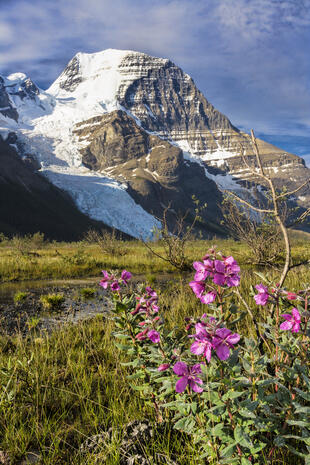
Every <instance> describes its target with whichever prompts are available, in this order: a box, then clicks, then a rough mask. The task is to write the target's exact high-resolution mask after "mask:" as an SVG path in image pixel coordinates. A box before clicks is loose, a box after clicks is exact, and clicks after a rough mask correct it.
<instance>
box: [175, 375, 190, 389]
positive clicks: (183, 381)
mask: <svg viewBox="0 0 310 465" xmlns="http://www.w3.org/2000/svg"><path fill="white" fill-rule="evenodd" d="M187 384H188V377H187V376H183V377H182V378H181V379H179V381H177V382H176V385H175V390H176V391H177V392H180V393H181V392H184V391H185V389H186V386H187Z"/></svg>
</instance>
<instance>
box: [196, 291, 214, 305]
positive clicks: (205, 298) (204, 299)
mask: <svg viewBox="0 0 310 465" xmlns="http://www.w3.org/2000/svg"><path fill="white" fill-rule="evenodd" d="M215 299H216V292H214V291H210V292H207V293H206V294H204V295H202V296H201V297H200V302H201V303H203V304H211V303H212V302H214V301H215Z"/></svg>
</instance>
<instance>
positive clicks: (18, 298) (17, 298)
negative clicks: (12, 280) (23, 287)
mask: <svg viewBox="0 0 310 465" xmlns="http://www.w3.org/2000/svg"><path fill="white" fill-rule="evenodd" d="M27 296H28V292H21V291H18V292H16V293H15V294H14V302H15V303H16V304H18V303H20V302H24V300H26V298H27Z"/></svg>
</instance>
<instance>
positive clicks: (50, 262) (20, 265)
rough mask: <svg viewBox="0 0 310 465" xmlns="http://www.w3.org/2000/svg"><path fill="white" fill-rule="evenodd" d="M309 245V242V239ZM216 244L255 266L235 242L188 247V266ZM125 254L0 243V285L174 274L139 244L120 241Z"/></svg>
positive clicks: (298, 250) (300, 251)
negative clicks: (115, 274) (107, 273)
mask: <svg viewBox="0 0 310 465" xmlns="http://www.w3.org/2000/svg"><path fill="white" fill-rule="evenodd" d="M307 242H308V239H307ZM307 242H306V243H305V239H301V238H298V237H297V238H296V240H295V247H294V251H293V258H294V259H295V260H296V261H297V262H298V261H302V260H305V259H309V258H310V249H309V247H307V246H306V244H307ZM214 243H216V244H217V246H218V250H221V251H223V253H226V254H228V255H233V256H234V257H235V258H236V259H237V261H238V262H239V263H240V265H242V266H243V267H250V266H251V263H253V257H252V256H251V253H250V251H249V250H248V248H247V247H246V246H245V245H244V244H243V243H240V242H236V241H233V240H228V239H226V240H216V241H215V240H214V241H210V240H209V241H207V240H197V241H191V242H189V243H188V245H187V256H188V260H189V263H191V262H193V261H194V260H197V259H200V258H201V257H202V256H203V255H204V254H205V251H206V250H207V249H208V248H209V247H211V246H212V245H213V244H214ZM120 247H122V249H125V250H126V254H125V255H117V254H106V253H103V252H102V251H101V249H100V248H99V247H98V246H97V245H96V244H89V243H87V242H85V243H84V242H82V243H81V242H78V243H51V244H48V243H47V244H43V246H41V248H40V247H39V248H36V249H34V250H35V252H33V253H30V254H26V255H25V254H21V253H17V252H18V250H17V249H16V247H15V246H14V241H6V242H3V243H1V242H0V282H7V281H23V280H29V279H31V280H34V279H61V278H77V277H88V276H96V275H99V273H100V272H101V270H102V269H108V270H110V269H124V268H126V269H128V270H130V271H131V272H132V273H135V274H139V275H141V274H142V273H143V274H148V275H151V274H157V273H173V272H174V271H175V270H174V268H173V266H172V265H170V264H169V263H167V262H165V261H163V260H161V259H160V258H158V257H156V256H155V255H153V254H152V253H151V252H150V251H149V250H147V249H146V247H145V246H144V245H143V243H141V242H140V241H127V242H125V245H124V242H120ZM154 249H155V251H156V252H157V253H163V251H164V250H163V246H162V245H161V244H160V243H157V244H155V245H154Z"/></svg>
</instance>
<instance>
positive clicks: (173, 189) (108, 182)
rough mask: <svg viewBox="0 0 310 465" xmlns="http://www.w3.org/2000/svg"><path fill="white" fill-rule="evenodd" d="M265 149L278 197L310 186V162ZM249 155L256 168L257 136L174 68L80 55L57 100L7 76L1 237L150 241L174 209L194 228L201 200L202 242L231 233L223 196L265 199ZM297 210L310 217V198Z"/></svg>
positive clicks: (0, 93)
mask: <svg viewBox="0 0 310 465" xmlns="http://www.w3.org/2000/svg"><path fill="white" fill-rule="evenodd" d="M258 146H259V150H260V153H261V155H262V160H263V164H264V166H265V168H266V172H267V173H268V174H270V175H271V176H272V177H273V178H274V181H275V184H276V186H277V187H279V188H280V187H282V186H284V185H285V186H287V188H288V189H290V190H294V188H296V187H297V186H298V185H299V184H301V183H303V182H305V180H306V179H307V178H309V177H310V170H309V169H308V168H307V167H306V166H305V162H304V160H303V159H302V158H300V157H298V156H296V155H293V154H291V153H287V152H285V151H283V150H281V149H279V148H277V147H275V146H273V145H270V144H268V143H266V142H264V141H262V140H258ZM241 148H242V150H244V152H245V154H246V155H248V156H249V160H251V158H252V161H253V160H254V154H253V150H252V147H251V144H250V138H249V135H247V134H246V133H244V132H242V131H240V130H239V129H238V128H236V127H235V126H233V124H232V123H231V122H230V121H229V119H228V118H227V117H226V116H225V115H223V114H222V113H220V112H219V111H217V110H216V109H215V108H214V107H213V106H212V104H211V103H209V102H208V100H207V99H206V98H205V97H204V95H203V94H202V93H201V92H200V91H199V90H198V89H197V87H196V86H195V84H194V81H193V79H192V78H191V77H190V76H189V75H188V74H186V73H185V72H183V71H182V69H181V68H179V67H178V66H176V65H175V64H174V63H172V62H171V61H170V60H168V59H163V58H155V57H151V56H149V55H146V54H144V53H139V52H133V51H124V50H112V49H108V50H104V51H102V52H98V53H93V54H86V53H78V54H77V55H76V56H74V57H73V59H72V60H71V61H70V62H69V63H68V65H67V66H66V68H65V69H64V71H63V72H62V73H61V75H60V76H59V77H58V78H57V79H56V81H55V82H54V83H53V84H52V85H51V87H50V88H49V89H47V90H41V89H39V88H38V87H37V86H36V84H35V83H34V82H33V81H32V80H31V79H30V78H29V77H27V76H26V75H24V74H22V73H15V74H11V75H10V76H7V77H4V76H1V75H0V230H1V231H2V232H4V233H8V234H15V233H26V232H35V231H41V232H44V233H45V234H46V235H47V236H48V237H50V238H55V239H75V238H78V237H79V236H81V235H82V234H83V232H85V231H86V230H87V229H89V228H91V227H103V226H104V225H105V226H106V227H113V228H116V229H118V230H120V231H122V232H123V233H126V234H128V235H130V236H133V237H136V238H140V237H142V238H144V239H147V238H150V237H151V235H152V231H153V230H154V227H156V226H157V227H159V226H160V223H159V221H158V219H157V218H161V217H162V215H163V211H164V210H165V208H166V207H167V206H168V205H169V206H170V209H171V211H173V212H175V213H177V214H185V212H188V220H189V221H190V219H191V218H193V216H194V214H195V208H196V205H195V204H194V202H193V196H195V198H196V199H198V201H199V203H200V205H203V204H205V203H206V204H207V207H206V208H205V209H204V210H203V211H202V212H201V222H200V223H199V229H200V230H201V232H202V234H203V235H204V236H205V237H210V236H211V237H212V236H214V235H220V234H223V229H222V226H221V211H220V208H219V204H220V203H221V201H222V198H223V191H224V190H231V191H234V192H236V193H238V195H240V196H242V197H243V198H250V196H251V195H254V194H253V192H254V190H256V191H257V190H258V191H260V192H263V189H255V185H256V187H257V182H258V180H257V179H253V176H252V175H251V173H250V172H249V170H248V169H247V167H246V165H245V164H244V162H243V159H242V157H241V155H240V154H241V151H242V150H241ZM262 195H263V194H262ZM290 200H291V201H292V202H293V203H295V204H296V205H298V206H299V207H301V208H307V207H309V205H310V190H309V187H305V188H304V189H303V190H302V191H299V192H298V194H296V196H292V197H291V199H290ZM169 221H170V225H171V228H173V215H172V216H171V218H170V220H169Z"/></svg>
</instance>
